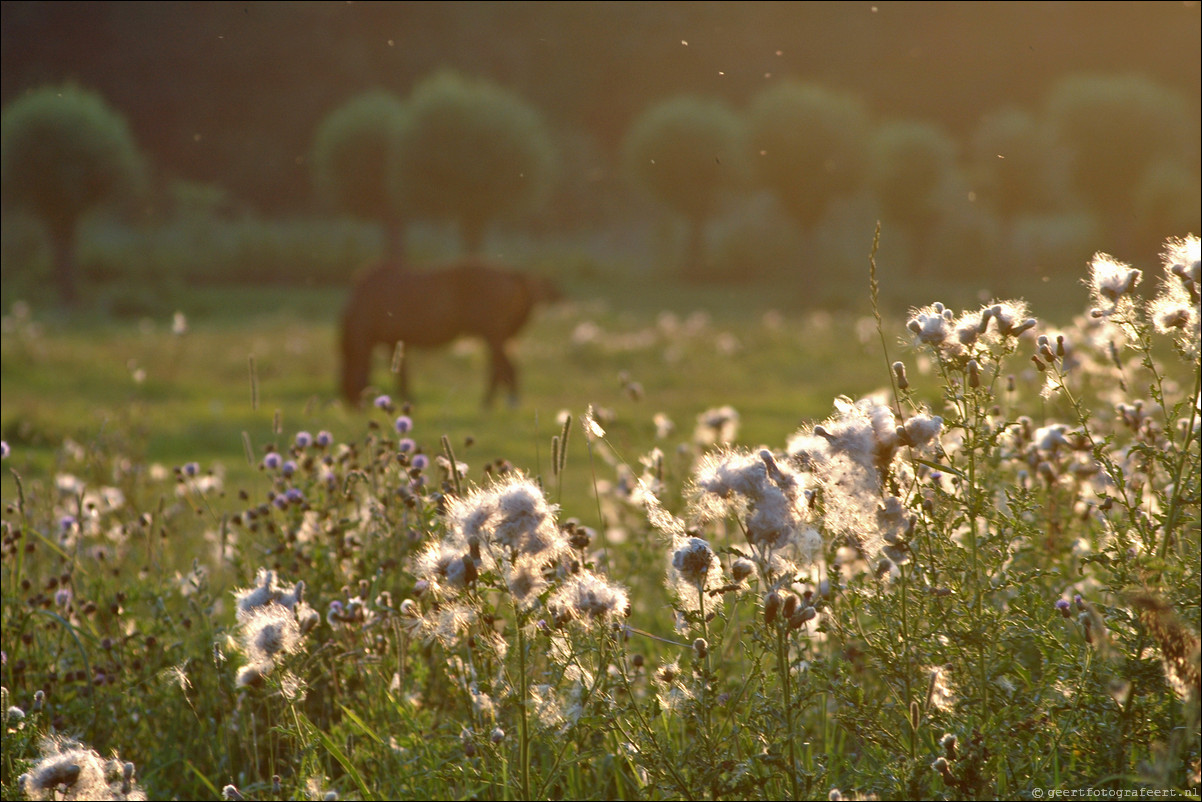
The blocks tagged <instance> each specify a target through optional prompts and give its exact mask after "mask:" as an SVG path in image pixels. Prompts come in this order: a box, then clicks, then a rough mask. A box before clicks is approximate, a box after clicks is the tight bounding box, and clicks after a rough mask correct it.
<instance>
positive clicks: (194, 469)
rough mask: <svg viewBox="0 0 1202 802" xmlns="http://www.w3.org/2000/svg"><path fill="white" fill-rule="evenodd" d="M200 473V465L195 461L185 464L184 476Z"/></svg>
mask: <svg viewBox="0 0 1202 802" xmlns="http://www.w3.org/2000/svg"><path fill="white" fill-rule="evenodd" d="M198 473H200V465H199V464H197V463H195V462H189V463H187V464H185V465H184V476H195V475H196V474H198Z"/></svg>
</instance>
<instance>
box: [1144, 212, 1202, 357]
mask: <svg viewBox="0 0 1202 802" xmlns="http://www.w3.org/2000/svg"><path fill="white" fill-rule="evenodd" d="M1199 251H1200V247H1199V240H1198V237H1193V236H1191V237H1187V238H1185V239H1169V240H1168V241H1167V242H1166V243H1165V249H1164V251H1163V253H1162V254H1161V261H1162V262H1163V264H1164V276H1163V277H1162V279H1161V283H1160V293H1159V294H1158V295H1157V297H1156V298H1155V299H1153V300H1152V301H1151V302H1150V303H1149V305H1148V314H1149V316H1150V317H1151V319H1152V323H1153V325H1154V326H1155V327H1156V331H1157V332H1159V333H1160V334H1164V335H1167V336H1170V337H1172V338H1173V339H1174V341H1175V342H1176V344H1177V347H1178V348H1179V349H1180V350H1181V352H1182V353H1183V354H1184V355H1185V356H1187V357H1189V358H1191V359H1194V358H1197V355H1198V352H1199V350H1202V349H1200V346H1199V340H1200V339H1202V335H1200V333H1199V331H1200V329H1199V317H1200V315H1199V288H1198V283H1199V276H1198V273H1199V264H1200V262H1202V260H1200V259H1199Z"/></svg>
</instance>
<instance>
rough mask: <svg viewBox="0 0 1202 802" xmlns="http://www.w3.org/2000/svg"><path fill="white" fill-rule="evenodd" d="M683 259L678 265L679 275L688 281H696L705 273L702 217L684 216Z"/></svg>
mask: <svg viewBox="0 0 1202 802" xmlns="http://www.w3.org/2000/svg"><path fill="white" fill-rule="evenodd" d="M685 225H686V226H687V228H686V231H685V242H684V260H683V261H682V262H681V265H680V276H681V278H684V279H686V280H688V281H698V280H699V279H700V278H701V277H702V276H703V275H704V274H705V265H704V264H703V263H702V260H703V259H704V258H705V225H704V220H703V219H702V218H696V217H689V218H686V221H685Z"/></svg>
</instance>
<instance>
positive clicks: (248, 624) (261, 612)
mask: <svg viewBox="0 0 1202 802" xmlns="http://www.w3.org/2000/svg"><path fill="white" fill-rule="evenodd" d="M242 631H243V632H242V636H243V646H244V649H245V651H246V654H247V656H248V657H250V658H251V661H252V662H254V663H269V662H271V661H274V660H275V659H276V658H277V657H280V656H283V655H286V654H292V653H293V652H295V651H296V650H297V647H298V646H299V645H300V641H301V637H302V635H301V630H300V625H299V624H298V623H297V620H296V615H295V614H293V612H292V611H291V610H289V609H288V608H286V607H284V606H283V605H280V604H267V605H264V606H262V607H258V608H256V609H255V611H254V612H253V613H252V614H251V615H250V616H248V617H247V618H246V619H245V620H244V621H243V623H242Z"/></svg>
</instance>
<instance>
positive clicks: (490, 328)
mask: <svg viewBox="0 0 1202 802" xmlns="http://www.w3.org/2000/svg"><path fill="white" fill-rule="evenodd" d="M560 297H562V296H561V295H560V293H559V291H558V289H557V288H556V287H555V286H554V285H553V284H552V283H551V282H550V281H549V280H548V279H544V278H539V277H535V276H530V275H526V274H524V273H521V272H518V271H515V270H510V269H507V268H504V267H500V266H498V265H495V264H491V263H488V262H485V261H483V260H479V259H468V260H464V261H460V262H456V263H454V264H452V265H449V266H447V267H444V268H441V269H437V270H427V271H409V270H406V269H405V268H403V267H399V266H397V265H393V264H390V263H387V262H385V263H382V264H379V265H376V266H375V267H373V268H371V269H370V270H368V271H367V272H366V273H364V274H363V276H362V277H361V278H360V279H359V280H358V281H357V282H356V283H355V287H354V289H353V290H352V292H351V296H350V300H349V301H348V302H347V305H346V308H345V309H344V310H343V313H342V395H343V397H344V398H345V399H346V400H347V401H349V402H351V403H352V404H355V405H358V404H359V403H360V401H361V400H362V399H361V398H360V396H361V394H362V393H363V390H364V389H365V388H366V387H367V385H368V381H369V377H370V375H371V364H372V355H373V353H374V352H375V350H376V347H377V346H379V345H384V346H386V347H388V348H390V349H391V348H395V347H396V345H397V343H398V342H399V343H403V347H404V348H406V349H408V348H410V347H416V348H433V347H435V346H440V345H446V344H447V343H449V342H451V341H452V340H454V339H455V338H456V337H460V336H475V337H479V338H481V339H483V340H484V342H485V344H487V346H488V355H489V380H488V390H487V392H486V393H485V395H484V404H485V406H489V405H491V404H492V402H493V399H494V397H495V396H496V393H497V390H498V389H500V387H501V386H502V385H504V386H506V387H507V388H508V389H509V400H510V403H511V404H512V403H516V401H517V370H516V368H514V366H513V363H512V362H511V361H510V360H509V357H508V355H507V354H506V353H505V344H506V342H507V341H508V340H509V339H510V338H512V337H513V336H514V335H515V334H517V333H518V331H519V330H520V329H521V328H522V326H523V325H525V323H526V320H527V318H529V317H530V312H531V310H532V309H533V308H534V305H535V304H536V303H539V302H543V301H554V300H558V299H559V298H560ZM407 361H408V360H406V359H404V358H402V359H401V363H400V370H399V372H398V376H397V386H398V390H399V392H400V395H401V396H402V397H403V398H406V399H408V398H409V383H408V377H407V371H406V362H407Z"/></svg>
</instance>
